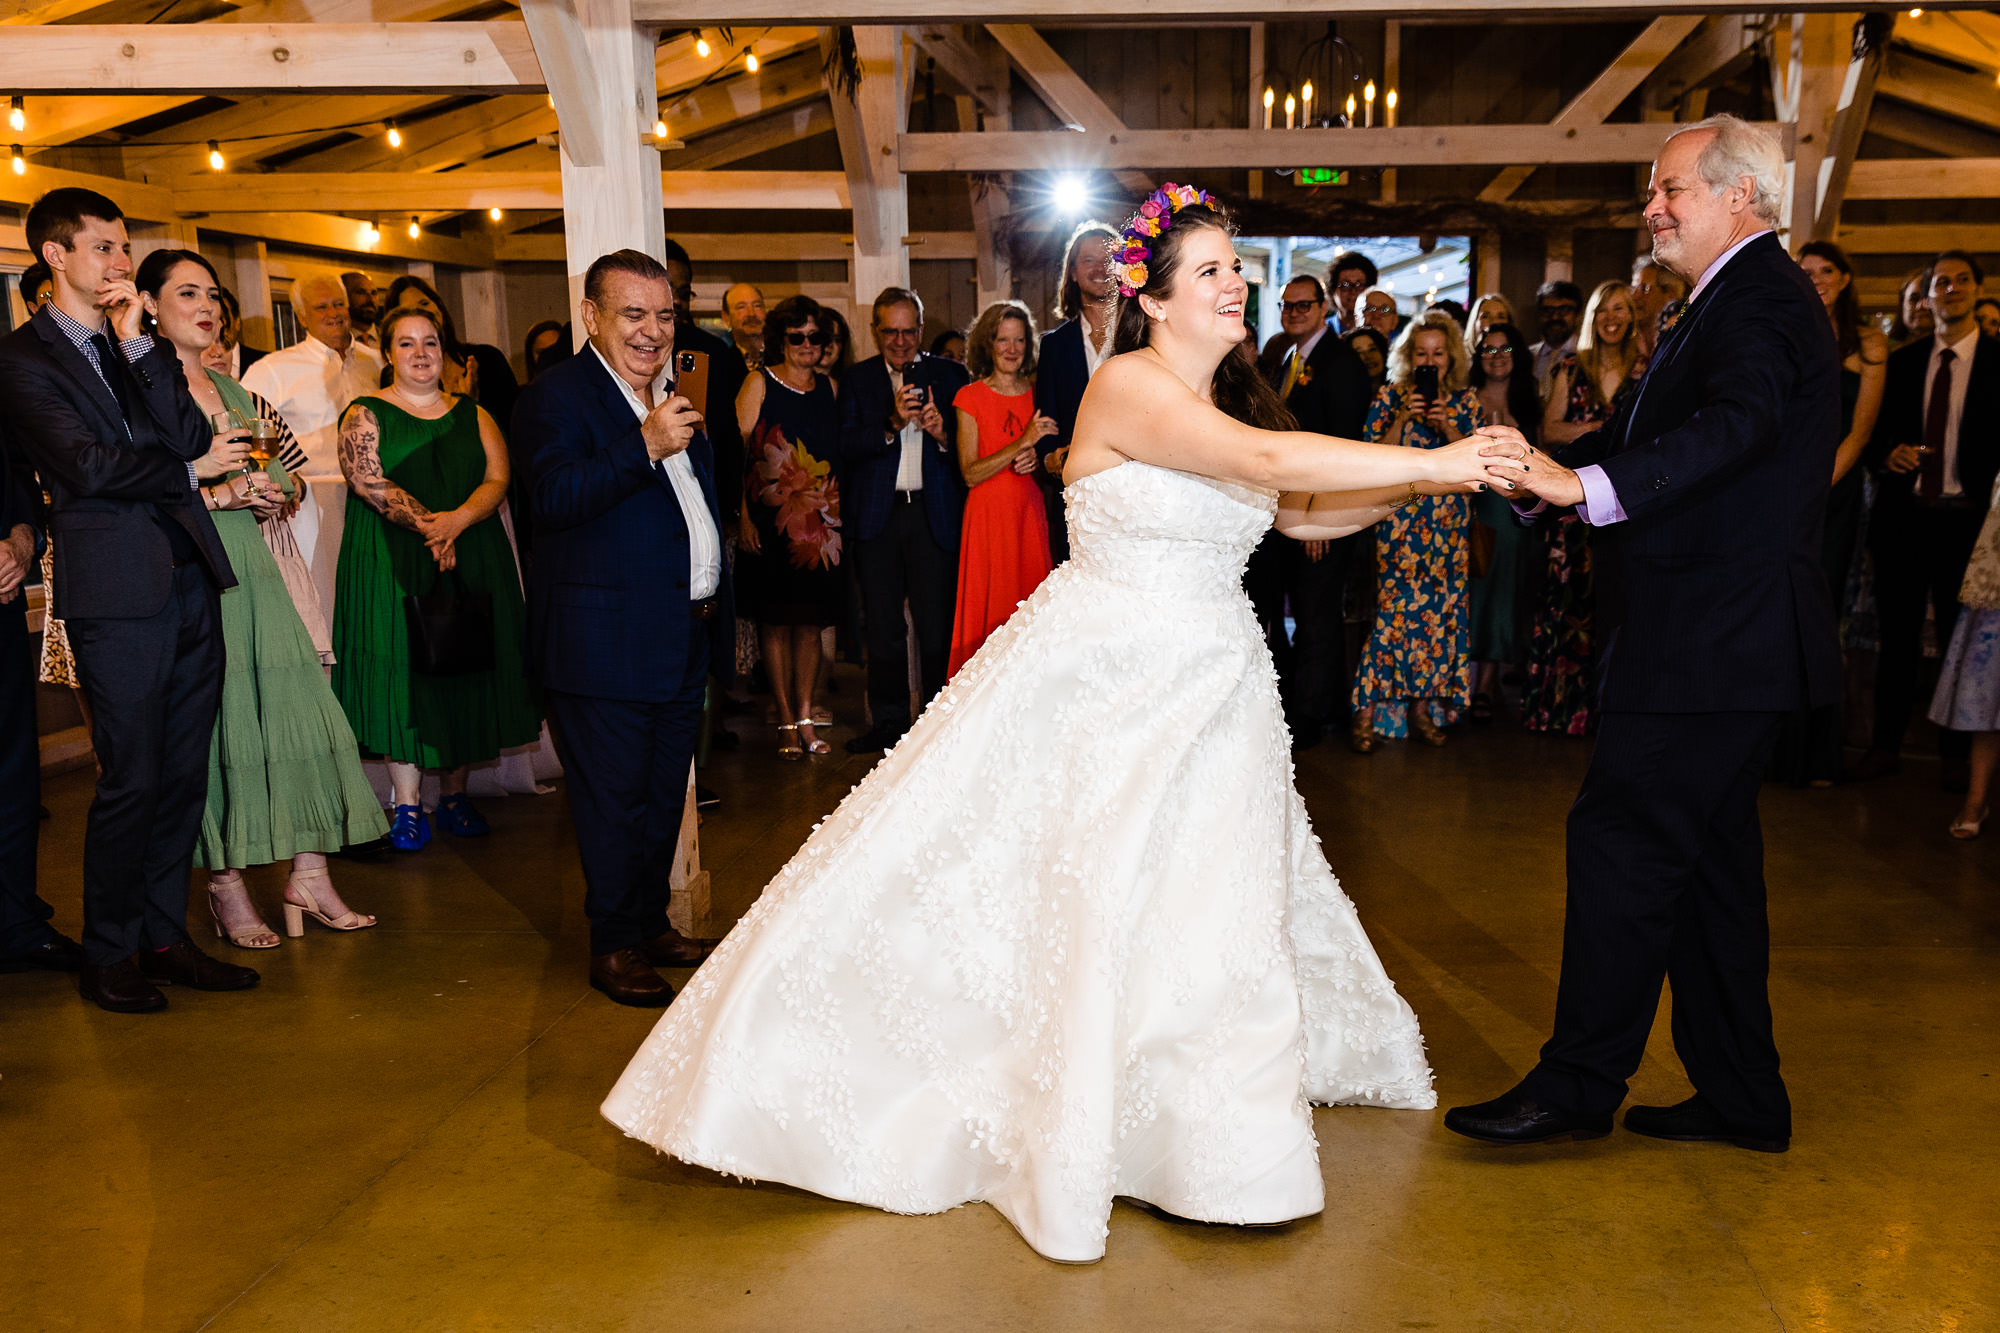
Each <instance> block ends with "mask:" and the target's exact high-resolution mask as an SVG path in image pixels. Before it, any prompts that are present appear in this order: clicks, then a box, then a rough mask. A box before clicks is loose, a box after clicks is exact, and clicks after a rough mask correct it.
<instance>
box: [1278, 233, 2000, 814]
mask: <svg viewBox="0 0 2000 1333" xmlns="http://www.w3.org/2000/svg"><path fill="white" fill-rule="evenodd" d="M1797 258H1798V262H1799V265H1800V267H1801V268H1802V270H1803V271H1804V273H1805V275H1806V277H1807V278H1808V279H1809V280H1810V281H1811V283H1812V285H1813V287H1814V288H1815V289H1816V290H1817V292H1818V293H1819V296H1820V299H1821V302H1822V304H1823V305H1824V307H1825V309H1826V314H1827V320H1828V325H1829V330H1830V335H1831V337H1832V339H1833V340H1834V342H1835V343H1836V344H1837V346H1838V349H1839V353H1840V356H1841V408H1842V417H1841V420H1842V437H1841V439H1840V440H1839V442H1838V445H1837V448H1836V450H1835V453H1834V456H1833V467H1832V474H1831V476H1830V477H1829V479H1828V480H1829V482H1830V485H1831V490H1830V493H1829V497H1828V501H1827V514H1826V528H1825V542H1824V547H1823V557H1822V561H1821V569H1820V576H1821V577H1823V578H1825V580H1826V582H1827V585H1828V587H1829V589H1830V590H1831V592H1832V593H1833V597H1834V602H1835V605H1836V607H1837V608H1838V609H1839V611H1840V613H1841V615H1842V617H1843V620H1846V619H1847V618H1848V617H1849V616H1850V614H1851V613H1854V612H1856V611H1857V610H1865V611H1868V612H1871V613H1872V621H1873V625H1874V640H1875V642H1874V647H1875V650H1876V658H1875V660H1876V670H1875V681H1874V688H1873V710H1874V713H1873V717H1872V719H1871V720H1870V723H1871V725H1870V741H1869V744H1868V747H1867V751H1866V753H1865V754H1864V755H1862V756H1861V757H1860V758H1859V760H1858V761H1855V762H1852V763H1849V762H1845V761H1844V758H1843V751H1844V749H1845V746H1844V741H1845V737H1846V733H1847V724H1846V720H1845V719H1843V717H1842V715H1841V709H1840V707H1839V706H1838V705H1830V706H1828V707H1825V708H1822V709H1817V710H1803V711H1801V712H1800V713H1799V714H1798V715H1797V716H1795V717H1793V718H1790V719H1789V720H1788V721H1787V724H1786V726H1785V728H1784V731H1783V733H1782V736H1781V739H1780V743H1779V746H1778V751H1777V754H1776V756H1775V758H1774V761H1773V772H1772V776H1773V777H1774V778H1776V779H1779V780H1783V781H1786V782H1789V783H1791V784H1793V785H1797V786H1829V785H1832V784H1834V783H1836V782H1840V781H1863V780H1867V779H1870V778H1876V777H1880V776H1883V775H1885V774H1888V773H1893V772H1895V771H1897V769H1898V768H1899V767H1900V764H1901V754H1902V751H1903V744H1904V740H1905V736H1906V732H1907V730H1908V727H1909V723H1910V721H1911V719H1912V715H1913V714H1914V712H1915V710H1916V709H1917V708H1918V706H1919V705H1921V704H1923V703H1924V702H1925V698H1924V697H1923V696H1922V695H1921V694H1920V689H1921V686H1920V681H1921V679H1922V675H1923V673H1922V672H1921V671H1920V665H1921V662H1922V660H1923V657H1924V638H1925V629H1926V624H1927V623H1928V625H1929V627H1930V630H1931V633H1932V635H1933V638H1934V643H1935V646H1936V649H1937V650H1938V651H1939V652H1940V653H1941V654H1942V658H1943V662H1942V678H1941V680H1940V681H1939V683H1938V685H1937V687H1936V689H1935V691H1934V693H1932V694H1931V695H1930V696H1929V708H1928V716H1929V717H1930V718H1931V720H1932V721H1934V722H1936V723H1937V724H1938V726H1939V727H1940V728H1941V729H1942V730H1941V733H1940V740H1939V746H1938V748H1939V756H1940V759H1941V761H1942V763H1941V767H1940V774H1941V785H1942V786H1943V788H1944V789H1945V790H1946V791H1947V792H1951V793H1957V794H1963V796H1964V801H1963V803H1962V806H1961V808H1960V809H1959V811H1958V813H1957V816H1956V818H1955V819H1954V820H1953V821H1952V822H1951V823H1950V825H1949V830H1950V832H1951V833H1952V835H1953V836H1955V837H1961V838H1965V837H1976V836H1978V833H1979V831H1980V828H1981V825H1982V824H1983V822H1984V821H1985V819H1986V816H1987V807H1988V802H1989V794H1990V792H1991V787H1992V781H1993V773H1994V768H1995V763H1996V760H2000V522H1996V520H1995V518H1994V515H1995V514H1996V513H2000V510H1996V508H1995V505H1994V500H1995V476H1996V473H2000V433H1996V432H1995V430H1994V428H1993V424H1992V423H1993V422H1994V421H1995V420H1996V414H2000V342H1996V341H1994V339H1995V336H1996V335H1995V333H1994V332H1993V331H1990V330H1989V329H1988V327H1987V325H1988V324H1989V323H1990V324H1991V325H1992V326H1993V328H1994V329H2000V302H1994V301H1992V300H1990V299H1986V298H1981V297H1979V290H1980V286H1981V284H1982V282H1983V281H1984V274H1983V273H1982V272H1981V270H1980V267H1979V264H1978V262H1977V260H1976V259H1974V258H1973V257H1972V256H1970V255H1967V254H1964V253H1962V252H1958V251H1950V252H1946V253H1943V254H1940V255H1938V256H1937V257H1936V258H1935V259H1933V260H1932V261H1931V262H1930V263H1929V264H1927V265H1926V266H1925V267H1924V269H1923V270H1921V271H1920V272H1919V273H1917V274H1915V275H1913V276H1912V278H1911V279H1910V281H1909V282H1908V283H1907V284H1906V286H1905V288H1904V292H1903V300H1902V303H1901V306H1900V308H1899V310H1898V312H1897V319H1896V320H1895V322H1894V326H1893V328H1892V329H1891V330H1890V331H1889V332H1888V333H1887V334H1886V335H1885V333H1884V332H1882V331H1881V330H1879V329H1877V328H1875V327H1874V326H1873V325H1872V324H1870V323H1868V322H1867V321H1864V320H1863V319H1862V317H1861V314H1860V309H1859V302H1858V299H1857V296H1856V292H1855V290H1854V268H1853V265H1852V264H1851V263H1850V261H1849V260H1848V258H1847V256H1846V255H1845V254H1843V253H1842V251H1841V250H1840V248H1839V247H1838V246H1836V245H1834V244H1832V243H1830V242H1825V241H1816V242H1812V243H1810V244H1807V245H1805V246H1804V247H1802V248H1801V250H1800V252H1799V254H1798V256H1797ZM1687 297H1688V292H1687V287H1686V284H1684V283H1683V282H1681V280H1680V279H1679V278H1677V277H1676V276H1674V275H1673V274H1671V273H1669V272H1667V271H1666V270H1665V269H1663V268H1661V267H1660V266H1659V265H1658V264H1656V263H1655V262H1653V261H1652V260H1651V259H1650V258H1649V257H1648V258H1641V259H1640V260H1639V261H1638V262H1637V263H1636V264H1635V265H1634V267H1633V271H1632V274H1631V276H1630V279H1629V280H1614V281H1609V282H1604V283H1601V284H1599V285H1598V286H1597V287H1596V288H1595V289H1594V290H1593V291H1591V292H1590V293H1589V294H1588V296H1586V295H1585V294H1584V292H1583V291H1582V290H1581V289H1579V288H1578V287H1576V286H1575V285H1574V284H1572V283H1569V282H1563V281H1552V282H1549V283H1546V284H1544V285H1543V286H1542V288H1541V289H1540V290H1539V291H1538V292H1537V294H1536V306H1535V311H1534V320H1535V327H1536V331H1537V332H1538V333H1539V334H1540V337H1539V338H1538V339H1537V340H1536V341H1535V342H1532V343H1530V342H1528V340H1527V336H1526V334H1525V333H1524V332H1523V330H1522V325H1521V321H1519V320H1518V319H1517V318H1516V317H1515V314H1514V312H1513V311H1512V309H1511V308H1510V307H1509V305H1508V303H1507V301H1506V299H1505V298H1504V297H1502V296H1500V295H1499V294H1498V293H1487V294H1485V295H1482V296H1480V297H1479V298H1478V299H1477V300H1476V301H1474V302H1473V303H1472V308H1471V312H1470V315H1469V317H1468V316H1466V315H1465V314H1464V312H1462V311H1460V310H1458V309H1456V308H1453V307H1452V306H1451V304H1450V303H1448V302H1439V303H1437V304H1435V305H1433V306H1431V307H1430V308H1428V309H1426V310H1423V311H1420V312H1418V313H1417V314H1416V315H1414V316H1413V317H1408V318H1404V317H1402V316H1400V315H1395V314H1393V310H1394V306H1393V298H1392V297H1388V295H1387V293H1385V292H1383V291H1382V289H1381V288H1380V287H1379V286H1378V285H1377V274H1376V270H1375V267H1374V265H1373V264H1372V263H1370V262H1369V261H1368V260H1367V259H1366V257H1365V256H1361V255H1358V254H1348V255H1342V256H1340V257H1339V258H1337V259H1336V260H1335V261H1334V262H1333V264H1332V265H1331V267H1330V271H1329V273H1328V276H1327V279H1326V280H1325V281H1324V282H1323V281H1322V280H1321V279H1320V278H1318V277H1313V276H1301V277H1297V278H1294V279H1293V280H1292V281H1291V282H1290V283H1289V284H1288V285H1287V286H1286V288H1285V290H1284V294H1283V300H1282V304H1281V311H1282V320H1283V331H1282V332H1281V333H1280V334H1279V335H1277V336H1276V337H1275V338H1273V339H1272V340H1271V341H1270V342H1269V343H1267V344H1266V346H1265V348H1264V349H1263V352H1262V354H1261V357H1260V362H1261V364H1262V366H1263V368H1264V370H1265V373H1266V374H1267V375H1268V376H1269V377H1270V379H1271V382H1272V383H1273V384H1274V385H1276V386H1278V387H1279V388H1280V390H1281V391H1282V392H1283V393H1284V395H1285V398H1286V401H1287V404H1288V405H1289V406H1290V407H1291V408H1292V411H1293V414H1294V415H1295V416H1296V417H1297V418H1298V420H1299V422H1300V425H1301V426H1302V427H1303V428H1305V429H1309V430H1321V431H1326V432H1327V433H1331V434H1349V435H1352V434H1360V435H1361V436H1363V437H1364V438H1368V439H1372V440H1382V441H1386V442H1389V443H1395V444H1401V445H1406V446H1410V447H1417V448H1436V447H1438V446H1439V445H1441V444H1445V443H1448V442H1450V441H1451V440H1454V439H1457V438H1460V437H1461V436H1463V435H1464V434H1465V433H1467V432H1469V431H1471V430H1473V429H1475V428H1477V427H1478V426H1480V425H1482V424H1504V425H1511V426H1513V427H1515V428H1516V429H1518V430H1520V431H1522V433H1523V434H1525V435H1527V436H1528V437H1529V438H1530V439H1531V440H1533V441H1535V442H1536V443H1537V444H1539V445H1540V446H1542V447H1543V448H1545V449H1548V450H1550V451H1552V452H1554V453H1556V454H1558V455H1560V452H1561V450H1562V448H1563V446H1565V445H1567V444H1569V443H1570V442H1572V441H1574V440H1576V439H1578V438H1580V437H1581V436H1583V435H1584V434H1586V433H1588V432H1590V431H1593V430H1596V429H1599V428H1600V427H1603V426H1604V425H1605V424H1606V423H1609V422H1612V421H1613V419H1614V418H1616V417H1617V415H1618V413H1619V411H1620V409H1621V408H1622V407H1623V406H1625V405H1626V404H1627V403H1628V401H1629V400H1630V399H1631V397H1632V395H1633V394H1634V393H1635V392H1637V391H1638V389H1639V386H1640V384H1641V381H1642V380H1643V378H1644V376H1645V373H1646V368H1647V366H1648V364H1649V363H1650V361H1651V359H1652V358H1653V357H1654V356H1655V355H1656V354H1657V353H1658V350H1659V348H1660V345H1661V342H1662V340H1663V339H1665V338H1666V337H1667V336H1668V335H1669V333H1670V332H1671V330H1672V329H1673V328H1674V327H1675V326H1676V324H1677V323H1678V322H1679V320H1680V319H1681V318H1682V317H1683V316H1684V315H1685V314H1686V312H1687V309H1688V306H1687ZM1398 321H1400V322H1399V324H1398V323H1397V322H1398ZM1392 324H1394V325H1396V326H1395V327H1394V328H1393V338H1390V337H1388V335H1389V333H1390V332H1391V331H1392V330H1391V328H1390V326H1391V325H1392ZM1685 336H1689V337H1699V336H1701V335H1700V332H1699V327H1698V325H1697V326H1696V327H1695V328H1694V329H1693V330H1692V331H1691V332H1689V333H1687V334H1686V335H1685ZM1343 344H1344V346H1345V348H1346V349H1347V350H1346V351H1340V350H1338V349H1340V348H1341V347H1342V345H1343ZM1334 385H1339V386H1340V388H1339V389H1338V390H1337V391H1336V390H1334V389H1332V388H1331V387H1330V386H1334ZM1356 386H1361V387H1356ZM1989 395H1993V396H1989ZM1330 545H1331V546H1332V547H1334V548H1339V547H1341V546H1343V545H1348V546H1351V547H1352V548H1353V549H1352V550H1350V551H1345V552H1343V551H1340V550H1338V549H1335V550H1330V551H1323V550H1320V549H1316V548H1317V546H1318V544H1311V545H1309V546H1308V547H1307V549H1306V550H1305V551H1303V552H1302V553H1300V554H1298V555H1296V556H1293V557H1292V558H1291V559H1290V560H1289V562H1286V561H1285V559H1284V555H1285V553H1284V552H1283V551H1282V550H1278V551H1275V552H1267V551H1260V552H1259V554H1258V556H1257V557H1255V558H1253V560H1252V562H1251V567H1250V570H1249V572H1248V574H1247V576H1246V579H1247V582H1248V585H1249V591H1250V594H1251V598H1252V601H1253V604H1255V605H1256V606H1257V607H1258V610H1259V614H1260V616H1261V617H1262V619H1263V621H1264V623H1265V626H1266V629H1267V633H1268V635H1269V637H1270V639H1271V642H1272V646H1273V649H1274V652H1276V653H1277V655H1278V658H1279V665H1280V671H1281V680H1282V682H1283V685H1284V693H1285V703H1286V709H1287V714H1288V717H1289V719H1290V721H1291V724H1292V729H1293V734H1294V739H1295V743H1298V744H1301V745H1310V744H1312V743H1314V742H1315V741H1316V740H1317V739H1318V738H1319V736H1320V735H1321V734H1322V732H1323V731H1325V730H1327V729H1330V728H1332V727H1335V726H1338V725H1341V724H1342V723H1343V722H1344V724H1345V726H1346V729H1347V733H1348V738H1349V742H1350V744H1351V746H1352V747H1353V748H1354V749H1355V750H1356V751H1357V752H1360V753H1364V754H1365V753H1370V752H1372V751H1373V750H1374V749H1375V748H1376V747H1377V746H1378V745H1379V744H1380V743H1381V742H1382V741H1383V740H1385V739H1391V738H1397V737H1401V736H1403V735H1405V734H1409V735H1413V736H1414V737H1415V738H1417V739H1418V740H1421V741H1423V742H1424V743H1426V744H1430V745H1442V744H1444V743H1445V741H1446V727H1447V725H1449V724H1450V723H1453V722H1456V721H1458V720H1460V719H1465V720H1468V721H1471V722H1473V723H1484V722H1491V721H1492V720H1493V719H1494V718H1495V717H1497V716H1499V715H1501V714H1502V713H1503V712H1505V711H1506V708H1507V701H1506V695H1505V693H1504V692H1503V686H1504V685H1507V684H1517V685H1518V686H1519V696H1518V718H1519V721H1520V724H1521V725H1522V726H1523V727H1524V728H1526V729H1528V730H1530V731H1539V732H1548V733H1556V734H1563V735H1573V736H1585V735H1590V734H1592V733H1593V731H1594V729H1595V725H1596V713H1595V679H1596V669H1597V666H1598V654H1599V653H1600V652H1601V650H1602V647H1603V645H1602V642H1601V638H1600V636H1599V634H1598V622H1599V616H1598V608H1597V606H1596V597H1595V590H1594V581H1593V577H1592V573H1593V571H1592V553H1591V541H1590V528H1589V526H1588V525H1587V524H1586V523H1585V522H1584V521H1583V520H1582V519H1581V518H1579V517H1578V516H1577V514H1576V513H1575V512H1573V511H1571V512H1564V513H1561V514H1558V515H1552V516H1546V517H1544V518H1543V520H1542V521H1541V522H1539V523H1537V524H1535V525H1533V526H1532V527H1529V526H1524V525H1522V524H1520V523H1518V522H1517V521H1516V520H1515V516H1514V514H1513V512H1512V510H1511V508H1510V506H1509V505H1508V504H1507V503H1506V502H1504V501H1503V500H1501V499H1500V498H1499V497H1497V496H1495V495H1492V494H1486V495H1481V496H1477V497H1474V498H1473V499H1472V500H1471V501H1469V502H1468V501H1467V500H1465V499H1463V498H1458V497H1440V498H1435V499H1429V500H1425V501H1422V502H1421V503H1419V504H1417V505H1414V506H1411V507H1410V508H1408V509H1403V510H1399V511H1398V512H1397V514H1396V515H1395V516H1393V517H1392V518H1391V519H1389V520H1386V521H1384V522H1383V523H1381V524H1378V525H1377V526H1376V527H1375V529H1374V530H1372V531H1371V532H1368V533H1364V534H1359V535H1357V536H1356V537H1352V538H1348V539H1346V541H1345V542H1344V543H1341V542H1336V543H1331V544H1330ZM1371 548H1372V549H1371ZM1267 554H1268V555H1269V556H1270V557H1271V558H1269V559H1267V558H1266V556H1267ZM1344 608H1345V609H1346V611H1347V612H1349V613H1358V614H1349V615H1348V616H1347V618H1348V619H1351V620H1358V621H1360V622H1362V624H1363V625H1365V627H1366V630H1365V636H1364V638H1363V641H1362V644H1361V652H1360V657H1359V660H1358V661H1357V662H1356V663H1355V665H1354V668H1353V671H1352V675H1351V680H1348V681H1346V682H1345V688H1344V689H1341V688H1339V687H1338V682H1340V677H1341V673H1342V670H1343V668H1342V665H1341V653H1342V647H1341V645H1342V635H1341V631H1342V628H1343V609H1344ZM1856 619H1857V621H1861V622H1862V623H1865V618H1861V617H1857V618H1856ZM1857 637H1858V636H1857ZM1336 705H1337V706H1336Z"/></svg>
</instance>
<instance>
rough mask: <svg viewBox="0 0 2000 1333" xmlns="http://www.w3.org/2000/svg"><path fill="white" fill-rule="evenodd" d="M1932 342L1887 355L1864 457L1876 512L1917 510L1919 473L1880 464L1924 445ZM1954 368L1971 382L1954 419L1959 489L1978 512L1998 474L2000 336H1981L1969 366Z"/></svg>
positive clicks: (1929, 340) (1982, 507) (1999, 461)
mask: <svg viewBox="0 0 2000 1333" xmlns="http://www.w3.org/2000/svg"><path fill="white" fill-rule="evenodd" d="M1935 342H1936V339H1935V338H1921V339H1919V340H1917V341H1916V342H1913V343H1911V344H1909V345H1908V346H1906V347H1898V348H1897V349H1896V350H1895V351H1893V352H1891V353H1889V367H1888V372H1887V376H1886V379H1885V382H1884V383H1883V385H1882V411H1881V413H1880V414H1879V415H1878V416H1877V417H1876V418H1875V434H1874V435H1873V437H1871V438H1870V440H1869V442H1868V449H1867V452H1866V455H1865V458H1866V461H1867V463H1868V466H1869V469H1870V470H1871V471H1873V472H1874V473H1875V483H1876V500H1875V504H1876V509H1877V513H1878V514H1884V515H1887V514H1894V515H1897V516H1902V515H1905V514H1914V513H1917V512H1920V508H1921V507H1920V506H1919V505H1918V504H1917V499H1916V495H1917V475H1918V474H1917V473H1915V472H1890V471H1889V470H1888V469H1887V468H1885V467H1884V466H1883V464H1884V463H1886V462H1887V461H1888V459H1889V453H1890V451H1891V450H1893V449H1894V448H1895V447H1896V446H1897V445H1899V444H1922V443H1923V442H1924V388H1925V385H1924V381H1925V380H1926V379H1927V378H1928V377H1929V375H1930V369H1931V347H1932V345H1933V344H1934V343H1935ZM1953 370H1954V371H1956V373H1958V374H1960V375H1967V376H1970V378H1969V379H1968V380H1967V381H1966V384H1965V410H1964V411H1963V412H1962V413H1961V414H1960V416H1959V419H1958V450H1957V454H1956V461H1957V463H1958V482H1959V490H1960V491H1961V492H1963V493H1964V495H1965V498H1966V499H1967V500H1968V501H1970V502H1971V503H1972V504H1974V505H1976V506H1977V507H1978V508H1980V509H1982V510H1983V509H1985V508H1986V501H1987V497H1988V496H1990V495H1992V494H1993V479H1994V477H1995V476H2000V431H1996V430H1995V429H1994V424H1993V423H1994V422H1995V421H2000V338H1985V337H1982V338H1980V339H1979V341H1978V342H1977V343H1975V344H1974V345H1973V349H1972V363H1971V364H1970V365H1969V366H1954V367H1953Z"/></svg>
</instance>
